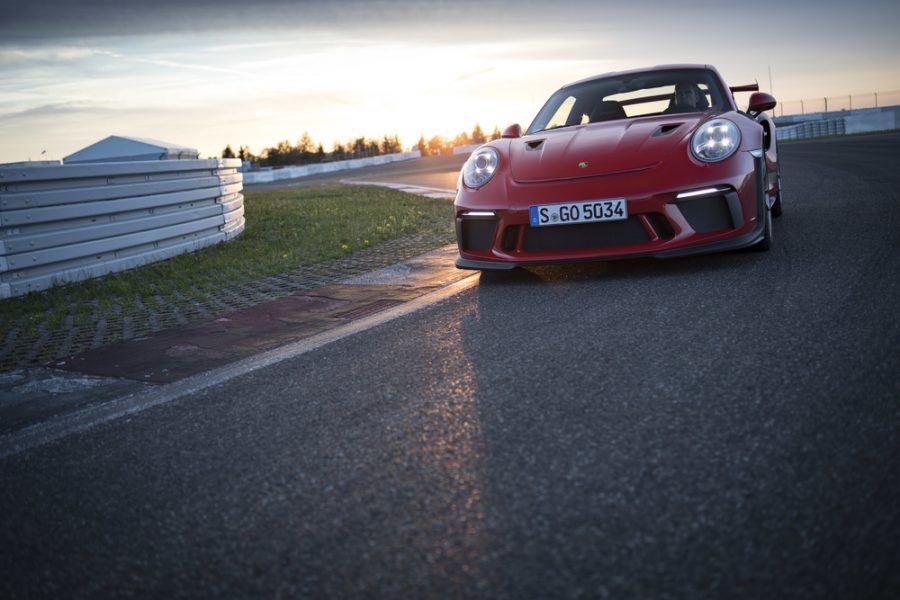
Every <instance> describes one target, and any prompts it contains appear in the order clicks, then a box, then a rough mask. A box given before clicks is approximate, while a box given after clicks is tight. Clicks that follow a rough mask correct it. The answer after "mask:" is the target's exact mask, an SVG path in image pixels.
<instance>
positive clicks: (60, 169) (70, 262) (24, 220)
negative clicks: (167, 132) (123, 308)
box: [0, 159, 244, 298]
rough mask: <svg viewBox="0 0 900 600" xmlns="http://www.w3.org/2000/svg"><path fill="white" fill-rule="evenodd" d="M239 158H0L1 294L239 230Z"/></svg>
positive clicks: (136, 262) (161, 255)
mask: <svg viewBox="0 0 900 600" xmlns="http://www.w3.org/2000/svg"><path fill="white" fill-rule="evenodd" d="M240 165H241V161H240V160H238V159H208V160H156V161H140V162H120V163H94V164H79V165H52V166H47V165H42V166H32V165H29V164H28V163H21V164H19V165H13V166H3V167H0V298H9V297H11V296H20V295H23V294H27V293H28V292H32V291H36V290H43V289H46V288H48V287H51V286H53V285H57V284H60V283H65V282H70V281H79V280H83V279H89V278H92V277H100V276H102V275H105V274H107V273H111V272H114V271H122V270H125V269H130V268H132V267H137V266H140V265H143V264H146V263H149V262H153V261H158V260H163V259H166V258H169V257H172V256H175V255H177V254H181V253H182V252H190V251H193V250H196V249H198V248H201V247H203V246H208V245H210V244H214V243H216V242H220V241H223V240H226V239H230V238H232V237H234V236H236V235H238V234H240V233H241V232H242V231H243V229H244V197H243V195H242V194H241V191H242V176H241V173H240V172H238V169H239V167H240Z"/></svg>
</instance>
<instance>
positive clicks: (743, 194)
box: [455, 65, 782, 269]
mask: <svg viewBox="0 0 900 600" xmlns="http://www.w3.org/2000/svg"><path fill="white" fill-rule="evenodd" d="M735 92H754V93H753V94H752V95H751V96H750V99H749V106H748V108H747V110H746V111H741V110H739V109H738V107H737V104H736V102H735V99H734V93H735ZM775 103H776V102H775V99H774V98H773V97H772V96H770V95H769V94H765V93H760V92H759V91H758V86H757V85H755V84H753V85H745V86H736V87H731V88H729V87H728V86H727V85H726V84H725V82H724V80H723V79H722V77H721V75H720V74H719V73H718V71H716V69H715V68H713V67H711V66H708V65H669V66H659V67H653V68H650V69H642V70H635V71H626V72H617V73H610V74H606V75H601V76H598V77H593V78H590V79H585V80H582V81H578V82H576V83H573V84H570V85H567V86H565V87H563V88H561V89H560V90H559V91H557V92H556V93H554V94H553V95H552V96H551V97H550V99H549V100H548V101H547V103H546V104H545V105H544V107H543V108H542V109H541V110H540V112H539V113H538V114H537V116H536V117H535V119H534V121H533V122H532V123H531V125H530V126H529V127H528V129H527V130H526V131H525V132H524V134H523V133H522V130H521V127H520V126H519V125H511V126H510V127H508V128H507V129H506V131H504V132H503V137H502V138H500V139H497V140H493V141H491V142H488V143H487V144H485V145H483V146H481V147H479V148H478V149H477V150H476V151H475V152H473V153H472V155H471V156H470V157H469V159H468V160H467V161H466V163H465V165H464V166H463V168H462V172H461V173H460V177H459V184H458V189H457V195H456V201H455V214H456V237H457V244H458V247H459V257H458V258H457V261H456V265H457V266H458V267H460V268H466V269H510V268H514V267H517V266H525V265H534V264H544V263H553V262H574V261H582V260H610V259H617V258H628V257H640V256H653V257H659V258H663V257H675V256H685V255H689V254H699V253H707V252H718V251H723V250H730V249H736V248H743V247H748V246H756V247H757V248H759V249H768V248H769V246H770V245H771V243H772V217H773V216H774V217H777V216H779V215H780V214H781V210H782V206H781V185H780V177H779V167H778V156H777V149H776V143H775V125H774V123H773V122H772V120H771V118H770V117H769V116H768V115H766V114H765V112H764V111H767V110H771V109H772V108H774V107H775Z"/></svg>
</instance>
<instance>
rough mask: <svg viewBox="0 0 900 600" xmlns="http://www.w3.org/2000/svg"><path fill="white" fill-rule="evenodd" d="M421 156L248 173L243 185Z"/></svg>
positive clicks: (406, 154)
mask: <svg viewBox="0 0 900 600" xmlns="http://www.w3.org/2000/svg"><path fill="white" fill-rule="evenodd" d="M421 156H422V154H421V153H420V152H419V151H418V150H413V151H412V152H402V153H396V154H382V155H380V156H371V157H369V158H356V159H352V160H336V161H333V162H326V163H315V164H311V165H302V166H296V167H284V168H281V169H265V170H262V171H248V172H246V173H244V183H245V184H247V185H251V184H254V183H272V182H273V181H281V180H282V179H297V178H298V177H308V176H309V175H318V174H320V173H334V172H336V171H346V170H349V169H359V168H361V167H371V166H373V165H386V164H388V163H392V162H396V161H399V160H408V159H410V158H420V157H421Z"/></svg>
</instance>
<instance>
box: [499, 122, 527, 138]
mask: <svg viewBox="0 0 900 600" xmlns="http://www.w3.org/2000/svg"><path fill="white" fill-rule="evenodd" d="M501 137H504V138H519V137H522V127H521V126H520V125H519V124H518V123H516V124H515V125H510V126H509V127H507V128H506V129H504V130H503V135H502V136H501Z"/></svg>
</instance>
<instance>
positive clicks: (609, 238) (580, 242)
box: [523, 216, 650, 252]
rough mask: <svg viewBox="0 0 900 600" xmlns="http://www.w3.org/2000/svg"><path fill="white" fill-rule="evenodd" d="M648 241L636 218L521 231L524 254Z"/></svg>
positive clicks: (642, 227) (529, 228)
mask: <svg viewBox="0 0 900 600" xmlns="http://www.w3.org/2000/svg"><path fill="white" fill-rule="evenodd" d="M648 241H650V238H649V237H648V236H647V230H646V229H644V226H643V225H641V221H640V219H638V218H637V217H634V216H632V217H629V218H628V219H625V220H623V221H608V222H605V223H580V224H578V225H556V226H550V227H527V228H526V229H525V243H524V246H523V249H524V250H525V251H526V252H541V251H546V250H587V249H590V248H607V247H610V246H627V245H629V244H641V243H644V242H648Z"/></svg>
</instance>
